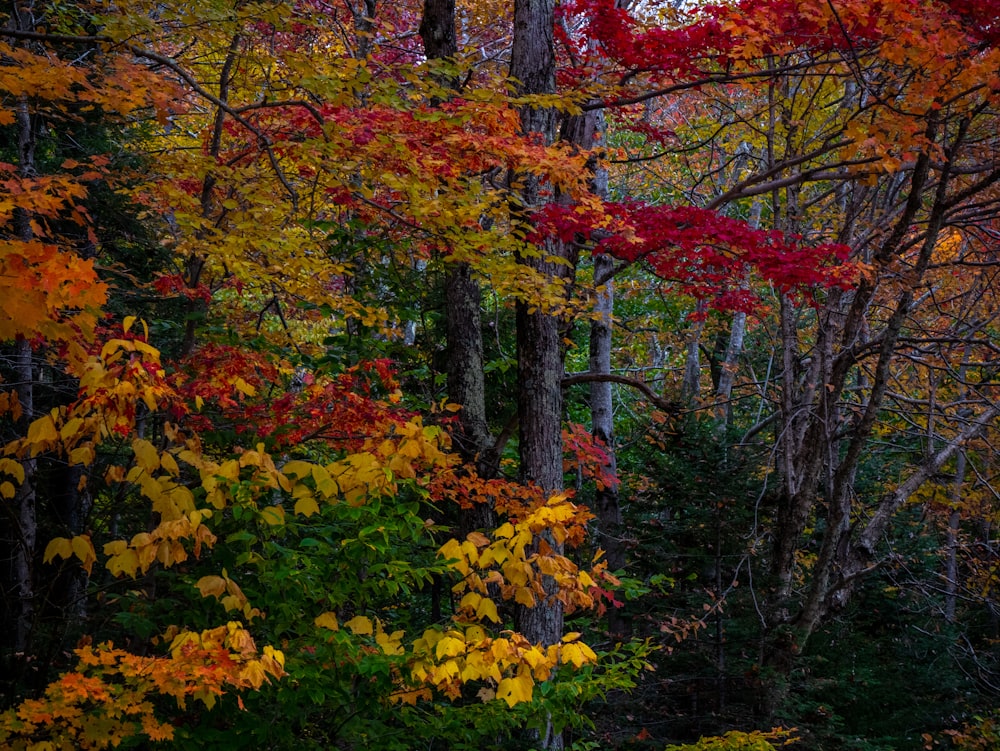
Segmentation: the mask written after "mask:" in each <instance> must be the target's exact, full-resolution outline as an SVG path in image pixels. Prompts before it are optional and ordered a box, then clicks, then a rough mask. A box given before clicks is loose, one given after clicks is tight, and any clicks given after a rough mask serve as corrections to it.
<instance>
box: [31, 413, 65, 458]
mask: <svg viewBox="0 0 1000 751" xmlns="http://www.w3.org/2000/svg"><path fill="white" fill-rule="evenodd" d="M57 440H59V433H58V431H56V424H55V421H54V420H53V419H52V416H51V415H45V416H44V417H39V418H38V419H37V420H35V421H34V422H32V423H31V425H29V426H28V443H30V444H33V445H32V447H31V455H32V456H35V455H36V454H37V453H38V452H39V451H41V450H42V449H43V448H44V447H43V446H42V445H40V444H43V443H45V442H46V441H57Z"/></svg>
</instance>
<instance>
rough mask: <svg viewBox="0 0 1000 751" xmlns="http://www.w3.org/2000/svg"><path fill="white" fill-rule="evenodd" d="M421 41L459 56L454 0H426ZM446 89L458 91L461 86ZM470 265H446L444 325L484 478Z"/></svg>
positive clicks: (477, 295) (456, 391)
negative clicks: (457, 88) (456, 89)
mask: <svg viewBox="0 0 1000 751" xmlns="http://www.w3.org/2000/svg"><path fill="white" fill-rule="evenodd" d="M420 37H421V39H422V40H423V43H424V52H425V54H426V55H427V59H428V60H438V59H445V58H449V57H453V56H454V55H456V54H457V53H458V36H457V33H456V29H455V0H424V14H423V18H422V19H421V22H420ZM442 83H443V84H444V85H446V86H448V87H451V88H456V87H457V85H458V82H457V81H455V80H451V79H449V80H446V81H443V82H442ZM472 274H473V271H472V267H471V266H469V264H467V263H449V264H447V265H446V267H445V277H446V278H445V321H446V337H447V349H448V362H447V383H448V400H449V401H450V402H452V403H454V404H459V405H461V407H462V410H461V411H460V412H459V413H458V421H459V427H458V430H457V431H456V435H455V438H456V442H455V445H456V448H457V449H458V453H459V455H460V456H461V457H462V459H463V460H464V461H465V462H466V463H469V464H473V465H474V466H475V467H476V471H477V473H478V474H479V475H480V476H481V477H484V478H489V477H492V476H493V475H494V474H495V473H496V470H497V462H498V457H497V456H496V452H495V450H494V441H493V436H492V435H491V434H490V430H489V425H488V423H487V420H486V376H485V367H484V362H483V330H482V320H481V306H482V292H481V290H480V288H479V284H478V282H476V280H475V279H474V278H473V275H472ZM495 521H496V514H495V513H494V512H493V509H492V508H491V507H490V506H488V505H485V504H478V505H475V506H473V507H472V508H471V509H468V510H467V511H462V512H461V515H460V518H459V532H460V534H461V535H463V536H464V535H465V534H468V533H469V532H471V531H473V530H478V529H490V528H492V527H494V526H495Z"/></svg>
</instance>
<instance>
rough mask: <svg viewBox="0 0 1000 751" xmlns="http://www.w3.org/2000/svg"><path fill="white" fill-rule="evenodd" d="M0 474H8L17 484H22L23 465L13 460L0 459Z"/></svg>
mask: <svg viewBox="0 0 1000 751" xmlns="http://www.w3.org/2000/svg"><path fill="white" fill-rule="evenodd" d="M0 472H3V473H4V474H8V475H10V476H11V477H13V478H14V479H15V480H17V481H18V482H19V483H22V482H24V465H23V464H21V462H18V461H14V460H13V459H0Z"/></svg>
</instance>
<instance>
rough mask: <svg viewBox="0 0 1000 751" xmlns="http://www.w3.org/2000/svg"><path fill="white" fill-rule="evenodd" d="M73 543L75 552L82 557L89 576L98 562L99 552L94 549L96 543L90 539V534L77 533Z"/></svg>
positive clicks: (81, 561) (82, 562)
mask: <svg viewBox="0 0 1000 751" xmlns="http://www.w3.org/2000/svg"><path fill="white" fill-rule="evenodd" d="M71 545H72V547H73V554H74V555H76V557H77V558H79V559H80V563H81V565H82V566H83V568H84V570H85V571H86V572H87V575H88V576H89V575H90V572H91V569H93V567H94V564H95V563H96V562H97V553H96V551H95V550H94V543H92V542H91V541H90V535H77V536H76V537H74V538H73V540H72V542H71Z"/></svg>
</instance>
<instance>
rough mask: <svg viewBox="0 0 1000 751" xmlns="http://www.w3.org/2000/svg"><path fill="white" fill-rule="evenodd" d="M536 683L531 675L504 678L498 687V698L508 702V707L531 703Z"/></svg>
mask: <svg viewBox="0 0 1000 751" xmlns="http://www.w3.org/2000/svg"><path fill="white" fill-rule="evenodd" d="M534 686H535V682H534V681H533V680H532V679H531V676H530V675H518V676H515V677H513V678H504V679H503V680H502V681H500V685H499V686H497V698H498V699H503V700H504V701H505V702H507V706H508V707H513V706H514V705H515V704H520V703H521V702H523V701H531V695H532V692H533V690H534Z"/></svg>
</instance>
